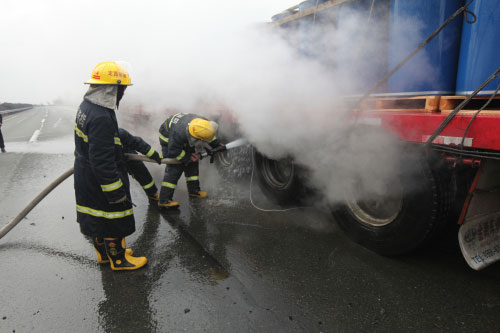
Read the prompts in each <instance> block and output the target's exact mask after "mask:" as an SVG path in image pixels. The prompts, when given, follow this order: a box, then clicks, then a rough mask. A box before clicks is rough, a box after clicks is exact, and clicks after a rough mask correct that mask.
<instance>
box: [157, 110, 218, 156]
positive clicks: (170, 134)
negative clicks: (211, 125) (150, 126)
mask: <svg viewBox="0 0 500 333" xmlns="http://www.w3.org/2000/svg"><path fill="white" fill-rule="evenodd" d="M194 118H202V119H206V118H204V117H200V116H198V115H196V114H189V113H177V114H174V115H173V116H171V117H169V118H167V120H165V122H164V123H163V124H162V125H161V126H160V144H161V145H162V147H168V149H164V151H163V157H167V158H175V159H177V160H178V161H181V162H182V163H188V162H189V160H190V156H191V153H194V152H195V150H194V146H193V145H192V144H191V143H192V141H191V139H192V137H191V135H190V134H189V129H188V125H189V122H190V121H191V120H193V119H194ZM208 144H209V145H210V146H211V147H212V148H215V147H217V146H219V145H220V141H219V140H218V139H217V137H216V136H215V135H214V137H213V138H212V139H211V140H210V141H209V142H208ZM165 150H167V152H166V154H165Z"/></svg>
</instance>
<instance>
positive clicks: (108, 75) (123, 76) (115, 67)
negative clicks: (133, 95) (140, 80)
mask: <svg viewBox="0 0 500 333" xmlns="http://www.w3.org/2000/svg"><path fill="white" fill-rule="evenodd" d="M85 83H88V84H117V85H122V86H131V85H132V80H130V76H129V75H128V72H127V70H126V69H125V67H123V66H122V65H119V64H117V63H116V62H114V61H104V62H101V63H99V64H97V66H95V67H94V70H93V71H92V76H91V78H90V80H88V81H87V82H85Z"/></svg>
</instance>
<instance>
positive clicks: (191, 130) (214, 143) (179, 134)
mask: <svg viewBox="0 0 500 333" xmlns="http://www.w3.org/2000/svg"><path fill="white" fill-rule="evenodd" d="M217 127H218V125H217V123H215V122H213V121H209V120H207V119H205V118H203V117H200V116H198V115H195V114H185V113H177V114H175V115H173V116H171V117H169V118H167V120H165V122H164V123H163V124H162V125H161V126H160V144H161V148H162V153H163V156H164V157H167V158H175V159H177V160H178V161H179V162H180V164H168V165H167V166H166V167H165V174H164V177H163V182H162V184H161V190H160V202H159V203H158V206H159V207H160V208H177V207H178V206H179V202H177V201H173V196H174V192H175V189H176V187H177V182H178V180H179V178H180V177H181V175H182V173H184V175H185V177H186V183H187V188H188V192H189V196H190V197H193V198H206V197H207V196H208V194H207V192H203V191H200V180H199V163H198V161H199V160H200V154H199V153H197V152H196V150H195V145H196V146H198V143H201V144H203V143H208V144H209V145H210V147H212V148H216V147H218V146H223V145H222V144H221V143H220V142H219V140H218V139H217V138H216V136H215V132H216V131H217Z"/></svg>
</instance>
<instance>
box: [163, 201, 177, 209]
mask: <svg viewBox="0 0 500 333" xmlns="http://www.w3.org/2000/svg"><path fill="white" fill-rule="evenodd" d="M158 207H160V208H178V207H179V203H178V202H177V201H172V200H168V201H167V202H165V201H158Z"/></svg>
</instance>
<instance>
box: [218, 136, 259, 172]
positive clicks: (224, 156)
mask: <svg viewBox="0 0 500 333" xmlns="http://www.w3.org/2000/svg"><path fill="white" fill-rule="evenodd" d="M222 141H223V142H224V143H227V142H229V141H230V140H222ZM214 162H215V164H216V166H217V170H218V171H219V173H220V174H221V176H222V177H223V178H224V179H227V180H230V181H235V180H244V179H248V178H249V176H250V173H251V172H252V147H251V146H250V145H248V144H247V145H244V146H241V147H236V148H233V149H230V150H226V151H224V152H221V153H217V154H216V155H215V158H214Z"/></svg>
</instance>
